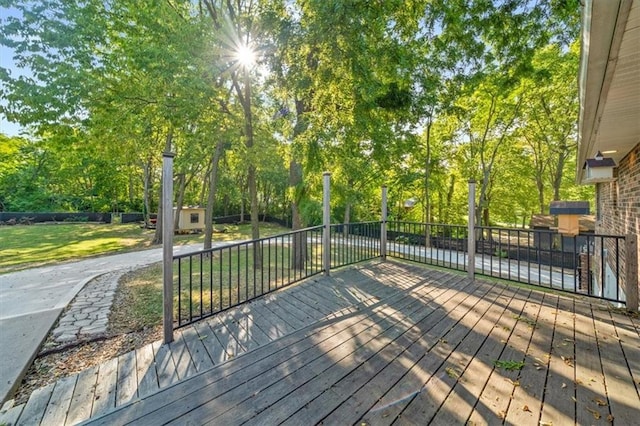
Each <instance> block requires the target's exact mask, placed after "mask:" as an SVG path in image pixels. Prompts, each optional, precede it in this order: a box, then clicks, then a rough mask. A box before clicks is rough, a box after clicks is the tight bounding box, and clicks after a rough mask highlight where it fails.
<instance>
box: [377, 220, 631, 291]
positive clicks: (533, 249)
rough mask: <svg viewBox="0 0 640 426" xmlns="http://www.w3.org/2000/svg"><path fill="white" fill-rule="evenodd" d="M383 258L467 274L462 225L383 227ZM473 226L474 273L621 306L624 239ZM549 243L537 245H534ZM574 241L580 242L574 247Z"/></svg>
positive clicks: (395, 224) (393, 224)
mask: <svg viewBox="0 0 640 426" xmlns="http://www.w3.org/2000/svg"><path fill="white" fill-rule="evenodd" d="M387 227H388V231H387V238H388V241H389V242H388V249H387V250H388V255H389V256H391V257H395V258H399V259H404V260H410V261H413V262H418V263H423V264H428V265H436V266H442V267H445V268H449V269H455V270H460V271H468V268H469V256H468V250H467V247H468V231H467V227H466V226H462V225H443V224H432V223H413V222H388V224H387ZM571 238H572V239H573V241H571V243H570V244H567V237H564V238H563V237H562V236H561V235H560V234H558V233H555V232H552V231H543V230H528V229H511V228H499V227H484V226H478V227H475V236H474V242H475V244H474V246H475V251H474V252H475V256H474V272H475V273H477V274H480V275H486V276H491V277H496V278H502V279H506V280H509V281H515V282H520V283H524V284H529V285H535V286H540V287H545V288H551V289H556V290H562V291H567V292H571V293H577V294H584V295H589V296H592V297H596V298H600V299H604V300H607V301H610V302H616V303H624V302H625V301H626V298H625V294H624V293H623V292H621V291H620V289H621V288H624V286H625V276H626V271H625V266H624V263H623V262H621V259H622V256H623V254H622V250H621V248H622V247H624V245H625V237H622V236H616V235H592V234H589V235H577V236H574V237H571ZM542 240H546V241H551V244H544V245H541V244H538V242H539V241H542ZM579 241H581V242H582V244H581V243H579Z"/></svg>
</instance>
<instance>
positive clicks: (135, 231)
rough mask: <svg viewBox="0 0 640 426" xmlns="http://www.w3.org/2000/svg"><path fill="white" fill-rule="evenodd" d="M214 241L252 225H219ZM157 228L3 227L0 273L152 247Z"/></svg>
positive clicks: (185, 240) (180, 239)
mask: <svg viewBox="0 0 640 426" xmlns="http://www.w3.org/2000/svg"><path fill="white" fill-rule="evenodd" d="M216 230H218V231H223V230H224V232H216V233H215V234H214V235H213V240H214V241H233V240H244V239H248V238H250V237H251V226H250V225H249V224H243V225H216ZM287 231H288V230H287V229H286V228H283V227H281V226H279V225H274V224H269V223H263V224H261V226H260V234H261V236H268V235H274V234H279V233H283V232H287ZM154 232H155V231H154V230H151V229H143V228H140V226H139V225H137V224H125V225H122V224H93V223H51V224H37V225H15V226H1V227H0V273H5V272H12V271H17V270H21V269H27V268H32V267H36V266H43V265H49V264H52V263H55V262H61V261H67V260H76V259H79V258H83V257H90V256H98V255H102V254H110V253H117V252H123V251H134V250H143V249H146V248H150V247H152V245H151V241H152V240H153V236H154ZM203 241H204V235H203V234H192V235H176V236H175V237H174V244H192V243H203Z"/></svg>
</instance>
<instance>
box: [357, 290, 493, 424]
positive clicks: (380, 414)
mask: <svg viewBox="0 0 640 426" xmlns="http://www.w3.org/2000/svg"><path fill="white" fill-rule="evenodd" d="M490 292H491V287H490V286H486V285H483V286H475V288H474V289H472V290H469V291H467V292H465V294H464V296H463V297H453V298H451V299H450V300H447V301H446V302H445V303H444V304H443V307H444V309H443V310H444V311H445V312H443V313H444V314H445V315H444V316H441V318H437V317H436V318H437V322H435V320H436V318H434V319H432V321H431V324H430V329H429V330H428V331H427V332H426V334H424V335H423V336H422V338H421V342H419V344H418V345H413V346H412V347H410V348H409V351H408V355H409V356H410V357H411V358H410V359H412V360H414V361H413V363H412V365H411V366H410V368H408V370H407V371H406V372H405V371H403V372H402V373H403V374H402V376H400V377H397V378H395V379H394V380H393V381H391V383H393V385H391V386H389V389H388V390H387V391H386V392H385V393H384V394H383V396H382V397H381V398H380V400H379V401H378V403H377V404H375V406H373V407H372V408H371V410H370V412H369V413H368V414H367V415H366V416H365V421H366V422H368V423H371V424H389V423H391V422H393V421H394V420H395V419H396V418H397V417H398V416H399V415H401V413H403V411H404V410H405V409H406V408H407V407H408V406H409V405H410V404H412V403H414V401H416V402H415V403H416V404H419V403H420V401H422V399H421V398H420V397H421V395H424V396H427V395H426V394H427V393H429V395H431V393H430V389H431V388H432V387H435V386H437V385H438V382H439V381H440V380H443V379H444V378H445V377H448V374H459V373H458V372H457V371H454V370H450V373H447V371H446V368H451V367H450V366H445V362H446V359H447V358H448V356H449V355H450V354H451V352H452V351H453V350H454V348H455V347H456V346H457V345H458V344H459V343H460V341H461V339H462V338H463V337H464V336H465V335H466V333H467V331H469V329H468V328H467V327H466V326H465V325H464V324H461V323H460V321H461V320H462V319H463V318H464V317H465V316H466V313H467V312H468V311H467V309H468V308H469V307H474V306H476V304H477V303H478V302H479V301H480V299H482V298H483V297H488V296H487V295H488V294H489V293H490ZM493 296H494V297H496V296H497V295H493ZM460 306H464V308H463V309H460ZM432 354H435V356H434V355H432ZM438 371H444V373H443V374H436V373H437V372H438ZM441 396H442V397H443V398H444V397H446V394H445V395H441ZM414 409H415V408H412V409H410V410H409V412H408V416H407V419H405V417H404V416H403V417H402V421H409V422H410V421H411V418H412V416H413V414H412V411H413V410H414Z"/></svg>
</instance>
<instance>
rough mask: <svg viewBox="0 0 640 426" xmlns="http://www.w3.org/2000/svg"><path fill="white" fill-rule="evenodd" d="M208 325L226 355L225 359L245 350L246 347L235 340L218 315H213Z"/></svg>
mask: <svg viewBox="0 0 640 426" xmlns="http://www.w3.org/2000/svg"><path fill="white" fill-rule="evenodd" d="M209 327H210V328H211V330H212V332H213V333H214V334H215V336H216V338H217V339H218V341H219V342H220V344H221V345H222V347H223V348H224V351H225V355H226V358H225V360H228V359H230V358H233V357H235V356H238V355H239V354H241V353H243V352H246V348H245V347H244V346H243V345H242V343H241V342H238V341H237V340H236V338H235V337H234V336H233V334H232V333H231V331H230V330H229V326H227V324H225V323H224V322H223V321H221V319H220V318H219V317H215V318H214V319H213V320H212V321H210V322H209Z"/></svg>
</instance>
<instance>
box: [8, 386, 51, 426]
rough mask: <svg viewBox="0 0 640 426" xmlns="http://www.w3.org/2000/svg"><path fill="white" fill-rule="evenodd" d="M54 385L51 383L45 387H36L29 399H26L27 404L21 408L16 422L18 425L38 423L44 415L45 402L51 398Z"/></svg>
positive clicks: (47, 402)
mask: <svg viewBox="0 0 640 426" xmlns="http://www.w3.org/2000/svg"><path fill="white" fill-rule="evenodd" d="M54 387H55V383H51V384H48V385H47V386H45V387H42V388H40V389H36V390H35V391H34V392H33V393H32V394H31V396H30V397H29V400H28V401H27V404H26V405H25V406H24V409H23V410H22V414H21V415H20V419H19V420H18V422H17V424H18V425H39V424H40V421H41V420H42V417H43V416H44V412H45V410H46V409H47V404H49V399H51V394H52V393H53V388H54Z"/></svg>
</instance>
